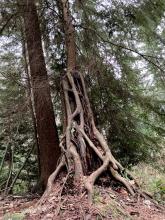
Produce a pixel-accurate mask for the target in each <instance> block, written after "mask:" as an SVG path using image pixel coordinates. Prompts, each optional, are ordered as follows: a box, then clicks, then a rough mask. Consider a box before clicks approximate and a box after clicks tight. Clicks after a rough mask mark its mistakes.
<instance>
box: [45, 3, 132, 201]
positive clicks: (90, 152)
mask: <svg viewBox="0 0 165 220" xmlns="http://www.w3.org/2000/svg"><path fill="white" fill-rule="evenodd" d="M57 3H58V7H59V10H62V15H63V21H62V22H63V26H64V32H65V42H66V51H67V71H66V74H65V75H64V76H63V78H62V85H63V92H64V101H65V110H66V122H67V124H66V130H65V132H64V135H63V138H62V140H61V143H60V146H61V149H62V157H61V162H60V163H59V165H58V167H57V169H56V170H55V171H54V173H53V174H52V175H51V176H50V178H49V180H48V185H47V191H46V192H45V196H47V194H49V192H50V190H51V188H52V185H53V184H52V183H53V181H54V179H55V178H56V177H57V175H58V173H59V172H60V169H61V168H62V167H63V166H65V165H66V167H67V169H68V172H69V173H74V187H75V189H76V188H77V192H78V193H83V190H84V189H86V190H87V192H88V200H89V202H90V203H91V202H92V193H93V185H94V183H95V181H96V179H97V178H98V177H99V176H100V175H101V174H103V173H104V172H107V174H109V175H110V176H111V177H112V176H113V178H115V179H116V180H117V181H119V182H121V183H122V184H123V185H125V187H126V188H127V189H128V191H129V192H130V193H131V194H132V195H133V194H134V188H133V187H132V186H131V185H130V183H129V181H127V180H126V179H125V178H123V177H122V176H121V173H122V171H123V167H122V166H121V164H120V163H119V162H118V161H117V160H116V159H115V158H114V157H113V155H112V154H111V151H110V148H109V146H108V145H107V143H106V141H105V139H104V137H103V135H102V134H101V133H100V132H99V131H98V129H97V128H96V126H95V122H94V117H93V112H92V110H91V107H90V102H89V99H88V95H87V91H86V87H85V82H84V79H83V75H82V74H81V73H80V72H79V71H78V70H77V69H76V56H77V55H76V42H75V30H74V26H73V24H72V17H71V14H70V10H69V2H68V0H58V1H57ZM45 196H44V197H45Z"/></svg>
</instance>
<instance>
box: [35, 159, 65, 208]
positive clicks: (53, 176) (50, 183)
mask: <svg viewBox="0 0 165 220" xmlns="http://www.w3.org/2000/svg"><path fill="white" fill-rule="evenodd" d="M64 166H65V158H64V156H62V158H61V160H60V163H59V165H58V166H57V168H56V170H55V171H54V172H53V173H52V174H51V175H50V176H49V179H48V182H47V187H46V190H45V192H44V194H43V195H42V197H41V199H40V200H39V202H38V204H37V205H40V204H41V203H43V202H44V200H45V199H46V198H47V197H48V196H49V194H50V193H51V190H52V187H53V183H54V181H55V179H56V177H57V175H58V174H59V173H60V171H61V169H62V168H63V167H64Z"/></svg>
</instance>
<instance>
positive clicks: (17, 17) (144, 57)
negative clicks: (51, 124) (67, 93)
mask: <svg viewBox="0 0 165 220" xmlns="http://www.w3.org/2000/svg"><path fill="white" fill-rule="evenodd" d="M0 2H1V3H2V5H3V7H2V8H1V11H0V18H1V20H2V22H1V27H0V30H1V31H0V33H1V37H0V38H1V43H0V46H1V49H0V59H1V66H0V134H1V135H0V162H1V165H0V166H1V167H0V175H1V177H0V189H1V190H4V189H5V187H9V186H10V184H11V183H12V180H13V178H14V176H15V175H16V173H17V172H18V171H19V169H20V168H21V166H22V164H23V162H24V161H25V159H26V156H27V155H28V152H29V151H30V149H32V148H33V146H34V144H35V140H34V128H33V124H32V118H31V114H30V109H29V98H30V97H28V92H27V91H28V88H27V78H26V75H25V69H24V68H25V67H24V61H23V59H24V58H23V55H22V48H21V47H22V45H21V38H22V30H23V28H20V26H21V14H20V11H18V7H17V2H15V1H12V2H11V1H6V2H5V1H3V0H1V1H0ZM7 3H8V4H7ZM56 4H58V1H56V2H55V1H51V0H46V1H44V0H43V1H39V3H38V13H39V17H40V23H41V30H42V37H43V45H44V49H45V55H46V62H47V66H48V70H49V71H48V72H49V78H50V83H51V88H52V99H53V103H54V109H55V112H56V115H57V118H58V120H57V124H58V127H59V133H60V134H61V133H62V132H61V131H62V124H63V121H62V103H61V94H60V92H61V88H60V78H61V76H62V74H63V72H62V71H63V69H64V68H65V67H66V57H65V51H64V32H63V29H62V27H61V24H60V13H59V12H58V10H57V5H56ZM72 10H73V12H74V13H73V14H74V17H73V22H74V25H75V28H76V41H77V48H78V51H79V53H78V63H79V64H80V65H79V67H77V68H78V69H80V70H81V71H82V72H83V73H85V75H84V77H85V80H86V83H87V86H88V92H89V97H90V101H91V103H92V109H93V112H94V117H95V121H96V123H97V126H98V127H99V129H100V130H102V131H103V133H104V135H105V137H106V138H107V140H108V142H109V144H110V146H111V148H112V152H113V153H114V154H115V156H117V157H118V158H119V159H120V160H121V162H122V163H123V164H124V165H127V166H130V165H132V164H137V163H139V162H140V161H147V162H150V161H151V162H153V161H154V160H156V158H157V157H158V156H159V155H160V154H162V152H163V147H162V146H163V145H164V138H165V137H164V134H165V126H164V122H165V99H164V97H165V92H164V82H165V69H164V66H165V65H164V64H165V60H164V59H165V56H164V46H165V31H164V23H165V2H164V0H152V1H149V0H143V1H131V3H130V1H129V3H127V1H126V3H123V1H115V0H114V1H113V0H112V1H111V3H108V4H107V2H105V3H104V1H92V0H88V1H84V2H83V1H80V0H77V1H74V3H73V4H72ZM36 154H37V149H36V146H35V148H34V151H33V152H32V153H31V155H30V157H29V159H28V161H27V162H26V164H25V166H24V168H23V169H22V171H21V173H20V175H19V178H18V180H17V182H16V183H17V184H16V185H15V188H13V192H17V191H19V190H20V191H23V190H27V189H28V187H29V188H30V187H31V185H33V184H34V181H37V178H38V176H37V175H38V173H37V172H38V167H37V166H38V164H37V155H36ZM4 155H5V157H4ZM160 168H162V167H160ZM162 170H163V168H162ZM10 171H11V177H10V181H9V182H10V183H8V185H6V184H7V179H8V177H9V174H10ZM30 184H31V185H30ZM19 186H20V187H22V186H23V187H24V188H23V189H22V188H19Z"/></svg>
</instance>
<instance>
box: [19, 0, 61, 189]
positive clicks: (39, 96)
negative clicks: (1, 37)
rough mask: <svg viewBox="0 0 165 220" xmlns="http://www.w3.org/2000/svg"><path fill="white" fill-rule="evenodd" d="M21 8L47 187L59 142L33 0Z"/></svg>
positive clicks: (55, 160)
mask: <svg viewBox="0 0 165 220" xmlns="http://www.w3.org/2000/svg"><path fill="white" fill-rule="evenodd" d="M21 4H22V2H21ZM21 9H22V10H23V11H22V12H23V19H24V27H25V36H26V43H27V50H28V57H29V65H30V74H31V83H32V91H33V97H34V108H35V115H36V121H37V134H38V140H39V148H40V163H41V183H42V185H43V187H44V188H45V186H46V184H47V179H48V177H49V176H50V174H51V173H52V172H53V171H54V169H55V167H56V164H57V161H58V159H59V155H60V148H59V139H58V132H57V127H56V123H55V117H54V112H53V105H52V100H51V93H50V86H49V82H48V75H47V70H46V65H45V60H44V55H43V49H42V42H41V32H40V27H39V20H38V15H37V9H36V6H35V3H34V0H24V1H23V5H22V7H21Z"/></svg>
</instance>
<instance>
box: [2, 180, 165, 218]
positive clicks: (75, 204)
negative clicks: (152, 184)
mask: <svg viewBox="0 0 165 220" xmlns="http://www.w3.org/2000/svg"><path fill="white" fill-rule="evenodd" d="M61 189H62V187H61V183H56V185H55V187H54V190H53V191H52V192H51V194H50V195H49V197H48V199H46V200H44V201H42V202H41V200H40V199H39V198H31V197H30V196H28V197H26V198H24V197H13V196H11V197H8V198H5V199H1V201H0V219H2V220H7V219H8V220H9V219H10V220H12V219H13V220H14V219H17V220H21V219H26V220H37V219H42V220H95V219H96V220H102V219H107V220H111V219H112V220H129V219H130V220H131V219H132V220H149V219H152V220H165V212H164V210H165V209H164V210H163V208H164V207H163V206H162V209H161V208H159V207H157V205H156V204H154V203H153V202H152V201H150V200H149V199H144V198H141V197H139V196H136V197H131V196H130V195H129V194H128V193H127V191H125V189H124V188H122V187H118V188H114V189H112V187H105V186H98V185H97V186H95V191H94V195H93V202H94V203H93V205H91V206H89V204H88V202H87V196H86V194H85V193H83V194H82V195H76V193H75V192H74V189H72V188H70V190H69V191H68V193H66V190H64V188H63V192H64V191H65V194H64V193H62V190H61Z"/></svg>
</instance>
